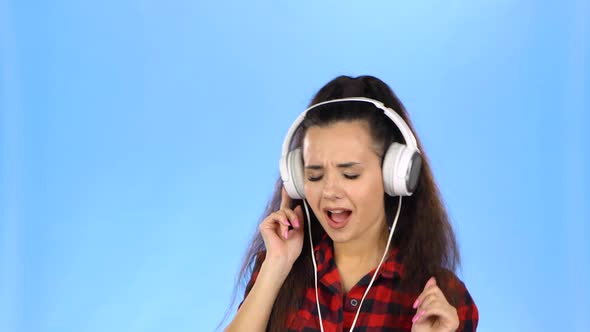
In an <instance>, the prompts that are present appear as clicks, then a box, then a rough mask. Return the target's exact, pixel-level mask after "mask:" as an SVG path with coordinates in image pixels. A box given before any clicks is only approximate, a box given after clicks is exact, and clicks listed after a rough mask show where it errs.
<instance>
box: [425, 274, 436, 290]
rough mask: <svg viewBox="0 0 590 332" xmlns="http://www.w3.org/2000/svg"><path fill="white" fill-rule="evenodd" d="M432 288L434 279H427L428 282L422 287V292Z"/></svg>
mask: <svg viewBox="0 0 590 332" xmlns="http://www.w3.org/2000/svg"><path fill="white" fill-rule="evenodd" d="M432 286H436V279H434V277H430V279H428V281H427V282H426V285H424V290H427V289H428V288H430V287H432Z"/></svg>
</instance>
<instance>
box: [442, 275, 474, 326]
mask: <svg viewBox="0 0 590 332" xmlns="http://www.w3.org/2000/svg"><path fill="white" fill-rule="evenodd" d="M441 281H442V285H440V286H441V287H440V288H441V290H442V291H443V293H444V294H445V297H446V298H447V301H448V302H449V303H450V304H451V305H452V306H454V307H455V309H457V315H458V316H459V322H460V325H459V329H457V331H461V332H463V331H475V330H476V328H477V324H478V321H479V311H478V309H477V305H476V304H475V301H474V300H473V297H472V296H471V293H469V290H468V289H467V286H466V285H465V283H464V282H463V281H462V280H461V279H459V277H457V275H456V274H455V273H453V272H452V271H448V270H445V271H444V272H443V273H442V280H441Z"/></svg>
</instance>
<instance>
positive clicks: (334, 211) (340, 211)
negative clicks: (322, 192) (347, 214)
mask: <svg viewBox="0 0 590 332" xmlns="http://www.w3.org/2000/svg"><path fill="white" fill-rule="evenodd" d="M342 212H344V210H330V213H342Z"/></svg>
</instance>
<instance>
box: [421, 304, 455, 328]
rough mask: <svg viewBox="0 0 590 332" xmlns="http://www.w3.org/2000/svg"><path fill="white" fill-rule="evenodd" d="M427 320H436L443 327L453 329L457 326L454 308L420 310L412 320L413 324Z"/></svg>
mask: <svg viewBox="0 0 590 332" xmlns="http://www.w3.org/2000/svg"><path fill="white" fill-rule="evenodd" d="M429 319H430V320H437V321H439V322H440V324H441V325H443V326H454V327H455V328H456V327H458V326H459V317H458V316H457V310H455V308H454V307H450V308H447V307H442V306H441V307H433V308H430V309H427V310H422V311H420V312H419V313H418V314H417V315H416V316H414V318H413V319H412V320H413V322H414V323H422V322H425V321H427V320H429Z"/></svg>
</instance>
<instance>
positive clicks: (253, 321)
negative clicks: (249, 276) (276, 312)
mask: <svg viewBox="0 0 590 332" xmlns="http://www.w3.org/2000/svg"><path fill="white" fill-rule="evenodd" d="M282 265H283V266H284V265H285V264H280V263H278V262H271V261H270V260H268V259H267V260H265V261H264V263H262V266H261V267H260V271H259V272H258V274H257V276H254V275H253V278H256V280H255V282H254V285H253V286H252V289H251V290H250V292H249V293H248V295H247V296H246V298H245V299H244V302H242V305H241V306H240V308H239V309H238V312H237V314H236V316H235V318H234V319H233V321H232V322H231V323H230V324H229V326H228V327H227V328H226V329H225V332H233V331H248V332H250V331H252V332H258V331H259V332H264V331H265V330H266V326H267V324H268V319H269V317H270V313H271V311H272V306H273V304H274V302H275V299H276V297H277V295H278V293H279V290H280V288H281V286H282V285H283V282H284V281H285V279H286V278H287V274H288V273H289V270H290V269H291V268H290V266H287V268H284V267H283V268H281V266H282Z"/></svg>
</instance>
